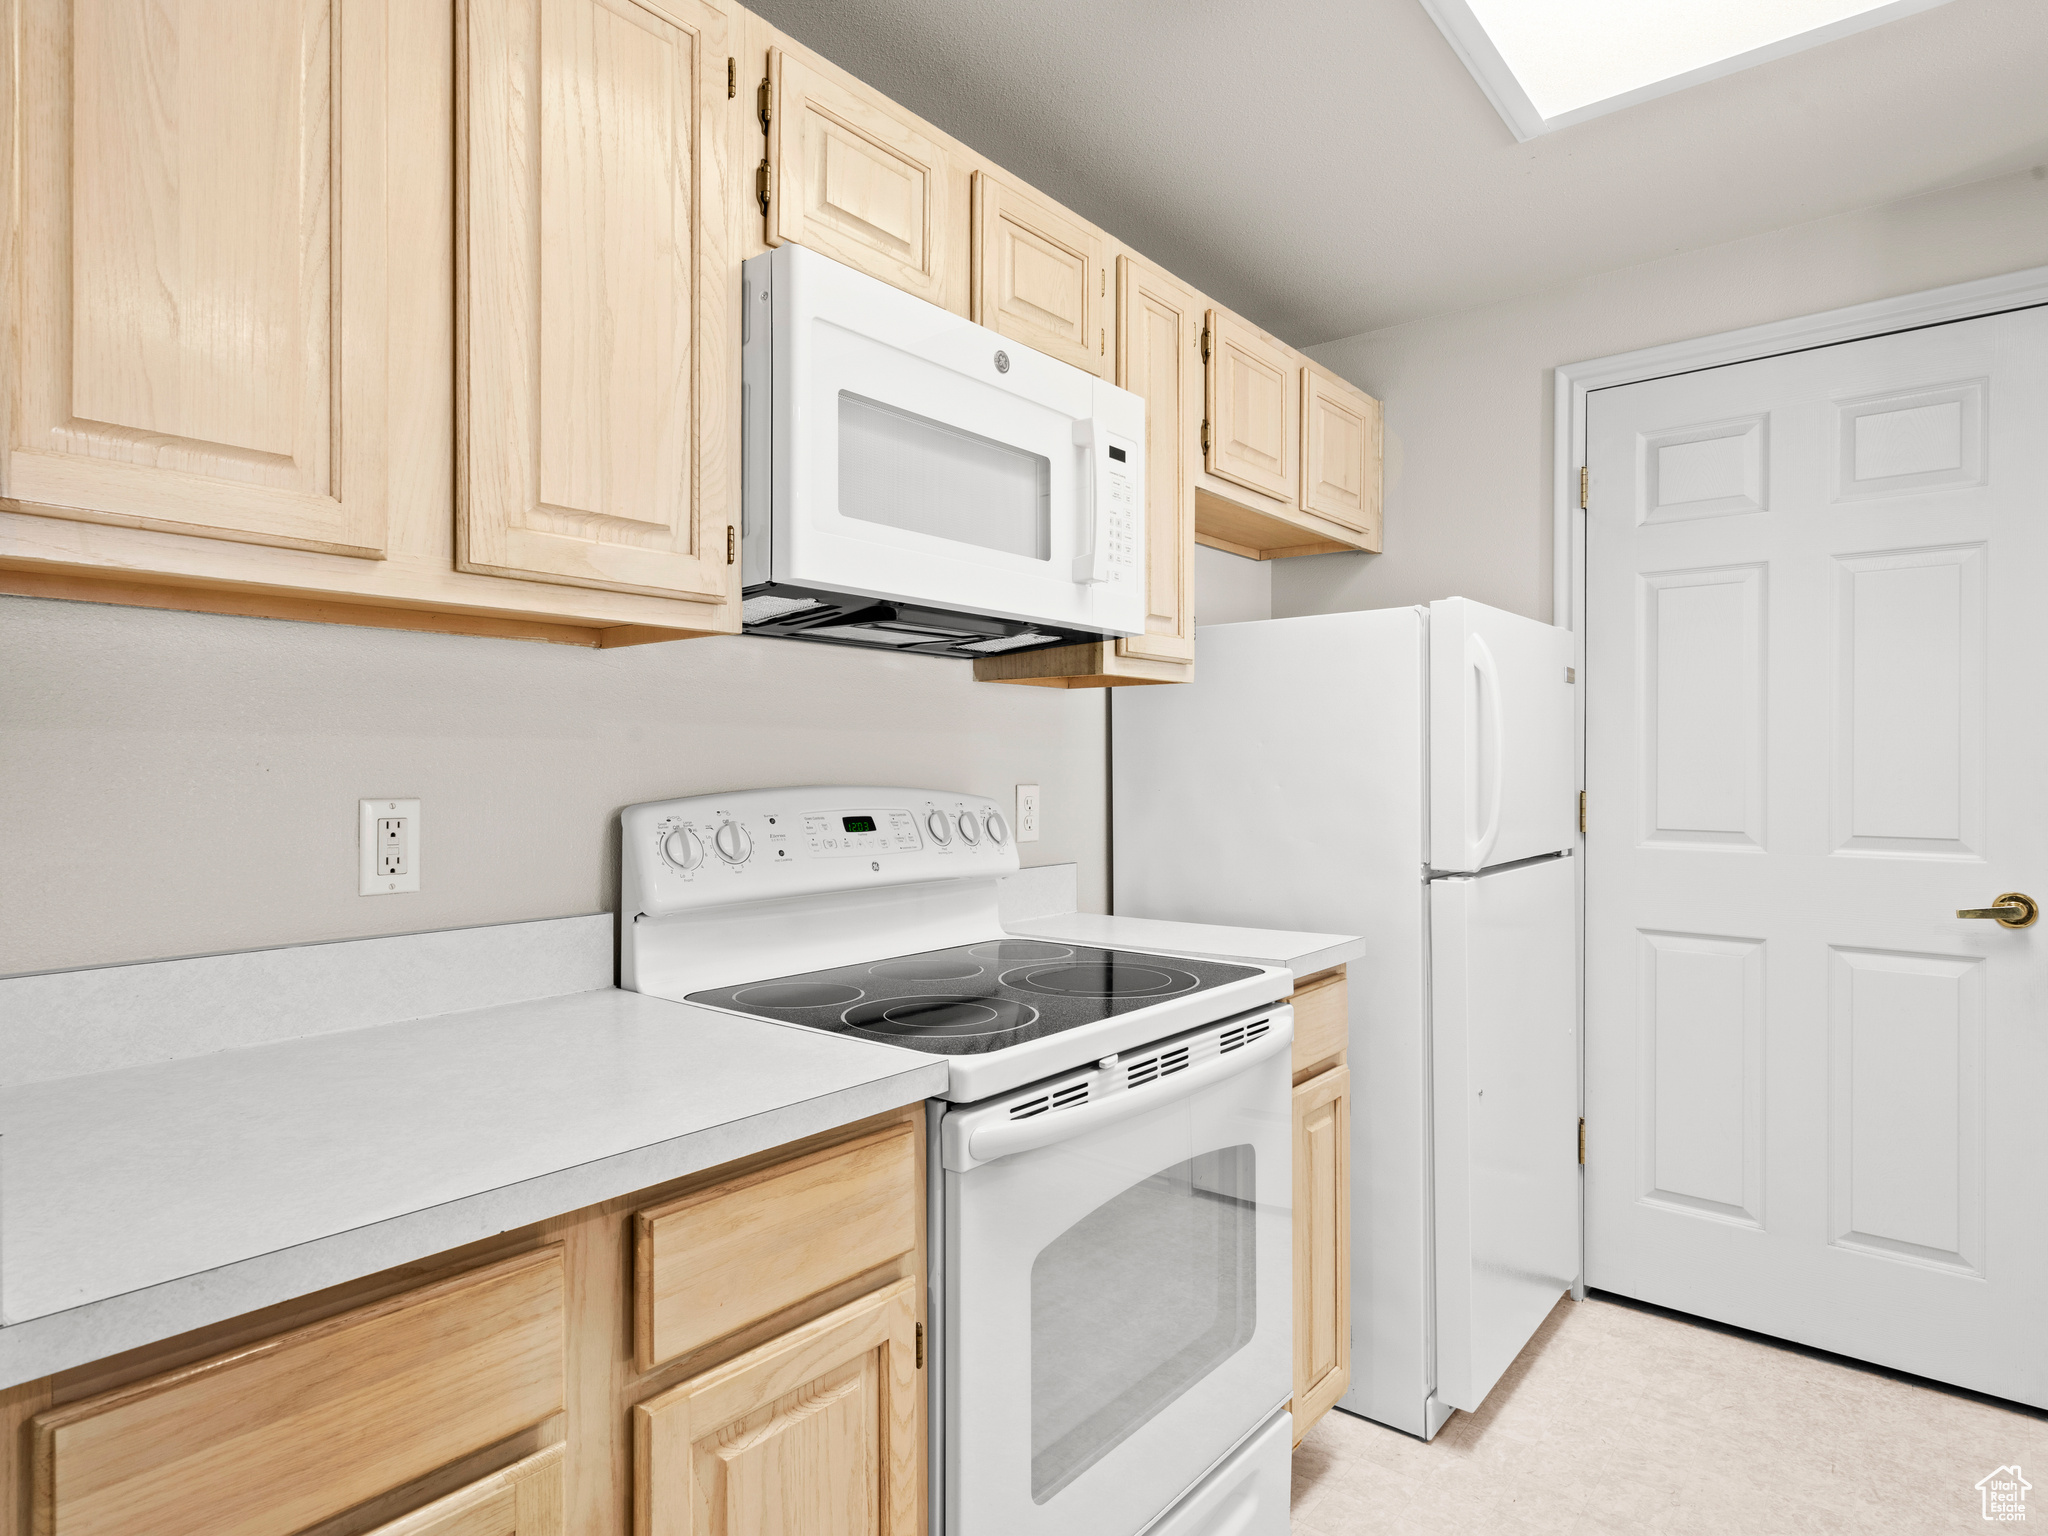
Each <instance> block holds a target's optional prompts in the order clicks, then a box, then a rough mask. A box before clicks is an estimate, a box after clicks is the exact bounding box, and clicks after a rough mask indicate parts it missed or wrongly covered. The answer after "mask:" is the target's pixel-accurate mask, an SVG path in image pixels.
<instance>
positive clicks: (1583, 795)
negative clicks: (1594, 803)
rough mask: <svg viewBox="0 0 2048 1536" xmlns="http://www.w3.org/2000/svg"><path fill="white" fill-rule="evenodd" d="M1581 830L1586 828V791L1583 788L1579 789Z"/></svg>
mask: <svg viewBox="0 0 2048 1536" xmlns="http://www.w3.org/2000/svg"><path fill="white" fill-rule="evenodd" d="M1579 830H1580V831H1581V832H1584V831H1585V830H1586V792H1585V791H1584V790H1583V789H1582V790H1580V791H1579Z"/></svg>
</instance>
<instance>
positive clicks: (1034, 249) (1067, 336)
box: [973, 170, 1114, 379]
mask: <svg viewBox="0 0 2048 1536" xmlns="http://www.w3.org/2000/svg"><path fill="white" fill-rule="evenodd" d="M973 250H974V290H973V291H974V313H973V318H974V319H975V320H976V321H978V322H979V323H980V324H982V325H985V326H987V327H988V328H989V329H990V330H992V331H996V332H998V333H1000V334H1001V335H1004V336H1008V337H1010V338H1011V339H1012V340H1014V341H1021V342H1023V343H1024V344H1025V345H1026V346H1030V347H1036V348H1037V349H1038V350H1039V351H1041V352H1043V353H1045V354H1046V355H1047V356H1048V357H1056V358H1058V359H1059V360H1060V361H1061V362H1063V363H1072V364H1073V365H1074V366H1075V367H1076V368H1085V369H1086V370H1087V371H1088V372H1090V373H1092V374H1095V375H1096V376H1097V377H1099V378H1105V379H1106V378H1109V377H1110V376H1111V375H1112V373H1113V372H1114V359H1112V358H1111V357H1110V354H1109V311H1110V300H1109V265H1108V262H1107V260H1106V259H1105V257H1104V255H1103V243H1102V235H1101V233H1100V232H1099V231H1098V230H1095V229H1092V228H1090V227H1089V226H1088V225H1086V224H1083V223H1082V222H1081V221H1080V220H1079V219H1077V218H1075V217H1074V216H1073V215H1072V214H1071V213H1068V212H1066V211H1065V210H1063V209H1061V208H1058V207H1055V206H1054V205H1053V204H1051V203H1048V202H1046V201H1045V200H1044V199H1043V198H1040V197H1037V196H1035V195H1034V194H1032V193H1030V192H1027V191H1026V190H1025V189H1024V188H1022V187H1020V186H1018V185H1017V184H1016V183H1015V182H1012V181H1008V180H1005V179H1004V178H1003V177H1001V176H998V175H997V174H995V173H994V172H992V171H985V170H983V171H976V172H975V173H974V231H973Z"/></svg>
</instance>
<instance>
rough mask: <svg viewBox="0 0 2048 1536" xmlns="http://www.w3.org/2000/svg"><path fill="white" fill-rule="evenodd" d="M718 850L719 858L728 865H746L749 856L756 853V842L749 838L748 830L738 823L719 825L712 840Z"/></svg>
mask: <svg viewBox="0 0 2048 1536" xmlns="http://www.w3.org/2000/svg"><path fill="white" fill-rule="evenodd" d="M711 841H712V842H713V843H714V844H715V845H716V846H717V848H718V856H719V857H720V858H721V859H723V860H725V862H726V863H728V864H744V863H746V862H747V856H748V855H749V854H751V853H752V852H753V851H754V840H753V839H752V838H751V837H748V836H747V829H746V828H745V827H743V826H741V825H740V824H739V823H738V822H736V821H723V822H720V823H719V824H718V832H717V834H716V835H715V836H714V837H713V838H712V839H711Z"/></svg>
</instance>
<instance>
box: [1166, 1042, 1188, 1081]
mask: <svg viewBox="0 0 2048 1536" xmlns="http://www.w3.org/2000/svg"><path fill="white" fill-rule="evenodd" d="M1187 1064H1188V1048H1187V1047H1186V1046H1185V1045H1176V1046H1175V1047H1174V1048H1173V1049H1172V1050H1170V1051H1162V1052H1161V1053H1160V1056H1159V1075H1160V1076H1161V1077H1169V1076H1171V1075H1172V1074H1173V1073H1175V1072H1180V1071H1184V1070H1186V1068H1187Z"/></svg>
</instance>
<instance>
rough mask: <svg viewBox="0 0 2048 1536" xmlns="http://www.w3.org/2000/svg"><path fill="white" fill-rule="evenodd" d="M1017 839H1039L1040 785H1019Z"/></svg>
mask: <svg viewBox="0 0 2048 1536" xmlns="http://www.w3.org/2000/svg"><path fill="white" fill-rule="evenodd" d="M1017 841H1018V842H1020V843H1035V842H1037V841H1038V786H1037V785H1036V784H1019V785H1018V786H1017Z"/></svg>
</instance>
